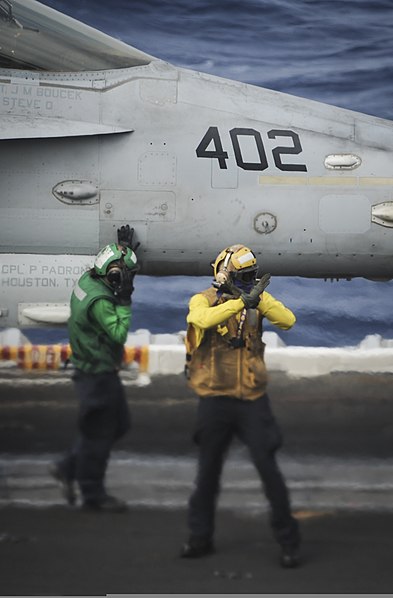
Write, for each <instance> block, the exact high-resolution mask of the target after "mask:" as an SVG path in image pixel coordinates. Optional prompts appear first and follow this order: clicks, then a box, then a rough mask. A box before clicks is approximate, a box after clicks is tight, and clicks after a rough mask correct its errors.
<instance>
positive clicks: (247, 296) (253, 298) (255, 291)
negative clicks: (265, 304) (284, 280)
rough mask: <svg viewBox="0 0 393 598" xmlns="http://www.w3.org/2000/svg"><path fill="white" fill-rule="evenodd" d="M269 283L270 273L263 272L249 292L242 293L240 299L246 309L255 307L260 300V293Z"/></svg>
mask: <svg viewBox="0 0 393 598" xmlns="http://www.w3.org/2000/svg"><path fill="white" fill-rule="evenodd" d="M269 284H270V274H264V275H263V276H262V278H261V279H260V280H259V281H258V282H257V283H256V285H254V287H253V288H252V289H251V291H250V292H249V293H242V294H241V295H240V299H241V300H242V301H243V303H244V307H245V308H246V309H255V308H256V307H258V305H259V302H260V300H261V295H262V293H263V291H264V290H265V289H266V287H267V286H268V285H269Z"/></svg>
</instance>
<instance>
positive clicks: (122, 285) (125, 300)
mask: <svg viewBox="0 0 393 598" xmlns="http://www.w3.org/2000/svg"><path fill="white" fill-rule="evenodd" d="M135 274H136V271H135V270H128V268H122V269H121V276H120V282H119V284H118V285H116V286H115V288H114V291H113V293H114V295H115V296H116V297H117V299H118V301H119V304H120V305H131V295H132V293H133V292H134V277H135Z"/></svg>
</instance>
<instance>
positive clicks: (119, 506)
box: [82, 494, 127, 513]
mask: <svg viewBox="0 0 393 598" xmlns="http://www.w3.org/2000/svg"><path fill="white" fill-rule="evenodd" d="M82 508H83V510H84V511H101V512H104V513H123V512H124V511H126V510H127V503H126V502H124V500H120V498H115V497H114V496H110V495H109V494H105V495H104V496H102V497H101V498H99V499H86V500H85V501H84V502H83V505H82Z"/></svg>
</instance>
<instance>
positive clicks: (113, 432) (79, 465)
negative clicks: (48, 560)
mask: <svg viewBox="0 0 393 598" xmlns="http://www.w3.org/2000/svg"><path fill="white" fill-rule="evenodd" d="M74 385H75V391H76V395H77V398H78V400H79V415H78V428H79V436H78V438H77V441H76V443H75V444H74V446H73V447H72V449H71V451H70V452H69V453H68V454H67V455H66V456H65V458H64V459H63V460H62V461H61V462H60V463H59V465H60V467H62V468H63V471H64V472H65V473H66V475H67V477H68V478H69V479H76V480H77V481H78V484H79V487H80V490H81V493H82V496H83V499H84V500H100V498H102V497H103V496H104V495H105V493H106V492H105V485H104V480H105V472H106V468H107V464H108V459H109V456H110V452H111V449H112V446H113V444H114V443H115V442H116V440H118V439H119V438H121V437H122V436H123V435H124V434H125V433H126V432H127V431H128V430H129V429H130V427H131V418H130V413H129V409H128V405H127V401H126V397H125V393H124V388H123V385H122V383H121V380H120V377H119V375H118V373H117V372H109V373H105V374H86V373H84V372H81V371H80V370H77V371H76V373H75V375H74Z"/></svg>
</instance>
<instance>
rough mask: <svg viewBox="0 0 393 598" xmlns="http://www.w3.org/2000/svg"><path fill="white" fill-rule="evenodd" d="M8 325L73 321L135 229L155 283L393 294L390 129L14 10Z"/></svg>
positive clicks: (6, 106) (54, 15) (4, 142)
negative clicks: (220, 279) (252, 261)
mask: <svg viewBox="0 0 393 598" xmlns="http://www.w3.org/2000/svg"><path fill="white" fill-rule="evenodd" d="M0 42H1V43H0V45H1V48H0V114H1V120H0V147H1V164H0V169H1V177H0V194H1V195H0V196H1V200H0V201H1V204H0V210H1V218H0V239H1V256H0V276H1V278H0V283H1V284H0V326H13V325H17V326H20V325H32V324H38V325H41V324H45V323H48V324H53V323H56V322H60V323H63V322H65V321H66V318H67V313H66V308H65V306H66V305H67V303H68V300H69V296H70V293H71V290H72V287H73V285H74V283H75V281H76V279H77V278H78V277H79V275H80V274H81V273H82V272H83V271H84V270H85V269H86V268H87V267H89V266H91V263H92V257H91V256H93V255H94V254H96V253H97V251H98V250H99V248H101V247H102V246H103V245H105V244H107V243H110V242H113V241H114V240H115V239H116V230H117V228H118V227H119V226H121V225H123V224H125V223H128V224H130V225H131V226H132V227H134V229H135V236H136V239H137V240H138V241H140V243H141V248H140V250H139V252H138V258H139V261H140V263H141V266H142V269H141V272H142V273H144V274H153V275H169V274H186V275H199V274H204V275H207V274H211V268H210V266H209V264H210V262H211V260H212V259H213V258H214V257H215V256H216V255H217V254H218V252H219V251H220V250H222V248H223V247H225V246H229V245H231V244H233V243H238V242H240V243H244V244H245V245H247V246H249V247H251V248H252V249H253V250H254V252H255V253H256V254H257V256H258V257H259V261H260V262H261V263H262V264H263V269H264V271H268V272H271V273H272V274H273V275H280V276H292V275H293V276H306V277H323V278H352V277H356V276H363V277H367V278H372V279H381V280H383V279H390V278H392V277H393V259H392V257H393V256H392V254H393V176H392V163H393V160H392V158H393V123H392V121H388V120H383V119H380V118H376V117H372V116H368V115H364V114H360V113H357V112H352V111H349V110H344V109H341V108H336V107H334V106H330V105H325V104H322V103H319V102H315V101H311V100H306V99H303V98H296V97H293V96H290V95H287V94H283V93H278V92H275V91H271V90H268V89H263V88H260V87H256V86H253V85H247V84H244V83H240V82H237V81H232V80H228V79H223V78H219V77H215V76H212V75H207V74H204V73H201V72H195V71H192V70H188V69H184V68H178V67H176V66H174V65H172V64H168V63H167V62H163V61H162V60H159V59H157V58H155V57H153V56H150V55H148V54H145V53H144V52H141V51H139V50H137V49H135V48H132V47H131V46H128V45H126V44H124V43H122V42H120V41H118V40H115V39H113V38H111V37H110V36H108V35H105V34H103V33H101V32H99V31H97V30H95V29H93V28H91V27H89V26H87V25H84V24H82V23H80V22H79V21H77V20H75V19H72V18H70V17H67V16H65V15H63V14H61V13H60V12H58V11H55V10H53V9H51V8H49V7H46V6H44V5H42V4H40V3H39V2H36V1H35V0H11V1H9V0H0Z"/></svg>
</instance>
